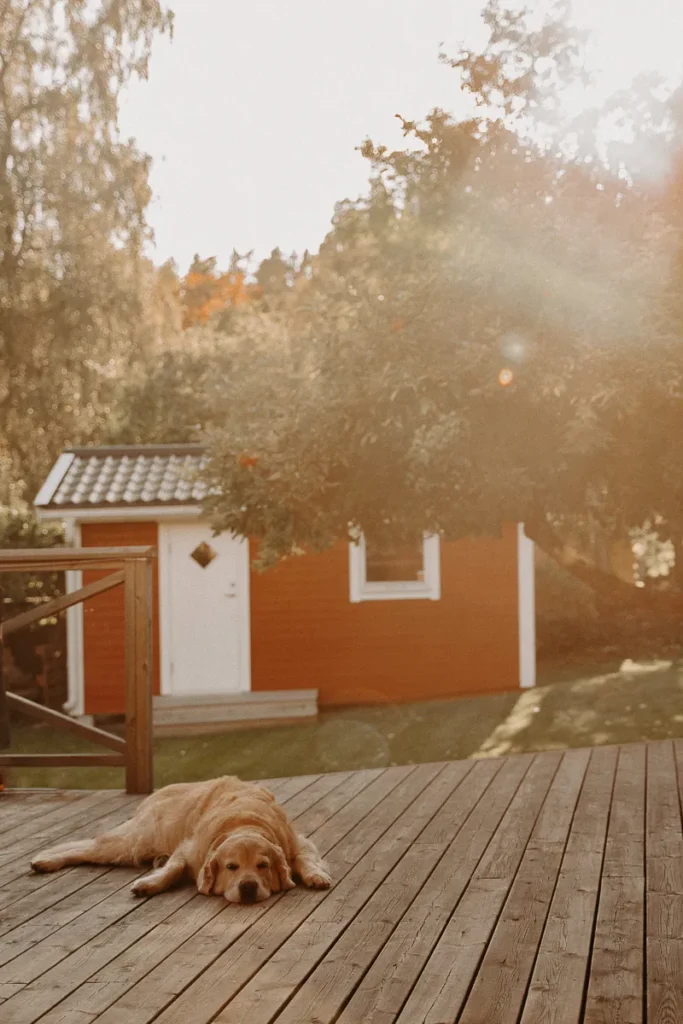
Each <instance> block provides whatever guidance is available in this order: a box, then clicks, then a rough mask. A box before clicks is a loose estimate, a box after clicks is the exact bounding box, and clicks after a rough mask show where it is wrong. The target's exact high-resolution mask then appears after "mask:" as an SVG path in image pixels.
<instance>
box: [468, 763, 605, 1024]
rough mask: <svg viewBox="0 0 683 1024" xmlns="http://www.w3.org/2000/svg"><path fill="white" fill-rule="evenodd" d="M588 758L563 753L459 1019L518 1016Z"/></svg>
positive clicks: (505, 1023)
mask: <svg viewBox="0 0 683 1024" xmlns="http://www.w3.org/2000/svg"><path fill="white" fill-rule="evenodd" d="M588 761H589V755H588V753H587V751H584V750H577V751H570V752H569V753H567V754H565V755H564V757H563V759H562V763H561V764H560V767H559V769H558V772H557V774H556V776H555V778H554V779H553V782H552V785H551V787H550V790H549V791H548V795H547V797H546V800H545V803H544V804H543V808H542V810H541V813H540V815H539V817H538V819H537V821H536V824H535V826H534V829H533V832H532V834H531V839H530V840H529V843H528V845H527V848H526V850H525V851H524V855H523V857H522V860H521V863H520V865H519V868H518V870H517V875H516V877H515V880H514V882H513V884H512V888H511V889H510V893H509V895H508V898H507V900H506V902H505V905H504V907H503V910H502V912H501V916H500V919H499V921H498V923H497V925H496V927H495V930H494V932H493V935H492V936H491V939H490V941H489V944H488V948H487V950H486V952H485V954H484V957H483V959H482V962H481V964H480V966H479V970H478V971H477V976H476V979H475V981H474V985H473V986H472V990H471V992H470V995H469V997H468V999H467V1002H466V1003H465V1008H464V1011H463V1013H462V1016H461V1020H462V1024H478V1022H480V1021H482V1020H485V1021H487V1024H516V1022H517V1020H518V1019H519V1014H520V1011H521V1009H522V1005H523V1003H524V999H525V996H526V990H527V987H528V984H529V978H530V976H531V973H532V971H533V967H534V962H535V959H536V954H537V950H538V945H539V942H540V939H541V936H542V934H543V929H544V927H545V923H546V918H547V915H548V910H549V907H550V903H551V900H552V898H553V895H554V891H555V885H556V882H557V879H558V874H559V871H560V867H561V865H562V860H563V857H564V853H565V850H566V844H567V840H568V837H569V832H570V829H571V825H572V821H573V818H574V811H575V809H576V805H577V802H578V799H579V795H580V793H581V788H582V785H583V780H584V776H585V774H586V769H587V767H588Z"/></svg>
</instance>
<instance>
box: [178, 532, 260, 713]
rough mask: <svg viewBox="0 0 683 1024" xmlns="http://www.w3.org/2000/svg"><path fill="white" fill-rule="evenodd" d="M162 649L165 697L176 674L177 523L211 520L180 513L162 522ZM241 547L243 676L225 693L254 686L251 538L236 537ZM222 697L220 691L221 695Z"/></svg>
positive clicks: (239, 595) (238, 559)
mask: <svg viewBox="0 0 683 1024" xmlns="http://www.w3.org/2000/svg"><path fill="white" fill-rule="evenodd" d="M158 525H159V651H160V661H161V664H160V666H159V668H160V673H159V674H160V693H161V696H162V697H173V696H175V695H174V693H173V676H172V672H171V661H172V637H171V607H172V603H171V602H172V578H171V577H172V573H171V569H170V556H169V552H170V542H171V535H172V531H173V527H174V526H179V525H182V526H200V525H202V526H204V525H206V528H207V529H210V528H209V527H208V524H205V523H204V521H203V520H201V519H200V518H198V517H197V516H192V517H190V516H187V517H185V516H182V517H180V516H178V517H177V518H174V519H169V520H167V521H164V522H159V524H158ZM234 539H235V542H236V544H238V545H239V551H238V552H237V554H236V562H237V601H238V602H239V604H238V618H239V640H240V652H239V659H238V672H239V679H238V681H237V684H238V685H237V689H236V690H231V691H229V692H227V693H226V694H225V696H226V697H227V696H230V694H231V693H248V692H249V691H250V690H251V597H250V578H249V577H250V569H249V541H248V540H246V539H245V538H242V539H240V538H237V537H235V538H234ZM217 699H220V695H217Z"/></svg>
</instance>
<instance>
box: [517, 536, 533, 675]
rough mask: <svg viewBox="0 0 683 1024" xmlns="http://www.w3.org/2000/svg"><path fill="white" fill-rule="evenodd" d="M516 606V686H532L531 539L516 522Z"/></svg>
mask: <svg viewBox="0 0 683 1024" xmlns="http://www.w3.org/2000/svg"><path fill="white" fill-rule="evenodd" d="M517 606H518V610H519V685H520V687H521V688H522V689H529V688H530V687H532V686H535V685H536V581H535V570H534V542H533V541H532V540H531V538H530V537H527V535H526V533H525V532H524V523H518V524H517Z"/></svg>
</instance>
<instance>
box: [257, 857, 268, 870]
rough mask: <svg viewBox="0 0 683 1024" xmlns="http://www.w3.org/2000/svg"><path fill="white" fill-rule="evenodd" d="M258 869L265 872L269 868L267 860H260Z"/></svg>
mask: <svg viewBox="0 0 683 1024" xmlns="http://www.w3.org/2000/svg"><path fill="white" fill-rule="evenodd" d="M256 867H257V868H258V869H259V871H265V869H266V868H267V867H268V864H267V862H266V861H265V860H260V861H259V862H258V864H257V865H256Z"/></svg>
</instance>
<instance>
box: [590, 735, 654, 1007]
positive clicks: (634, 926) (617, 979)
mask: <svg viewBox="0 0 683 1024" xmlns="http://www.w3.org/2000/svg"><path fill="white" fill-rule="evenodd" d="M644 900H645V747H644V746H642V745H634V746H632V747H625V748H623V749H622V750H621V751H620V754H619V764H618V767H617V775H616V779H615V784H614V794H613V797H612V809H611V814H610V817H609V829H608V834H607V845H606V849H605V859H604V864H603V870H602V883H601V888H600V898H599V903H598V914H597V921H596V925H595V935H594V940H593V954H592V960H591V964H590V977H589V981H588V989H587V993H586V1006H585V1010H584V1024H604V1022H606V1021H609V1022H615V1024H642V1021H643V964H644V942H643V938H644V935H643V929H644V923H643V915H644Z"/></svg>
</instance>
